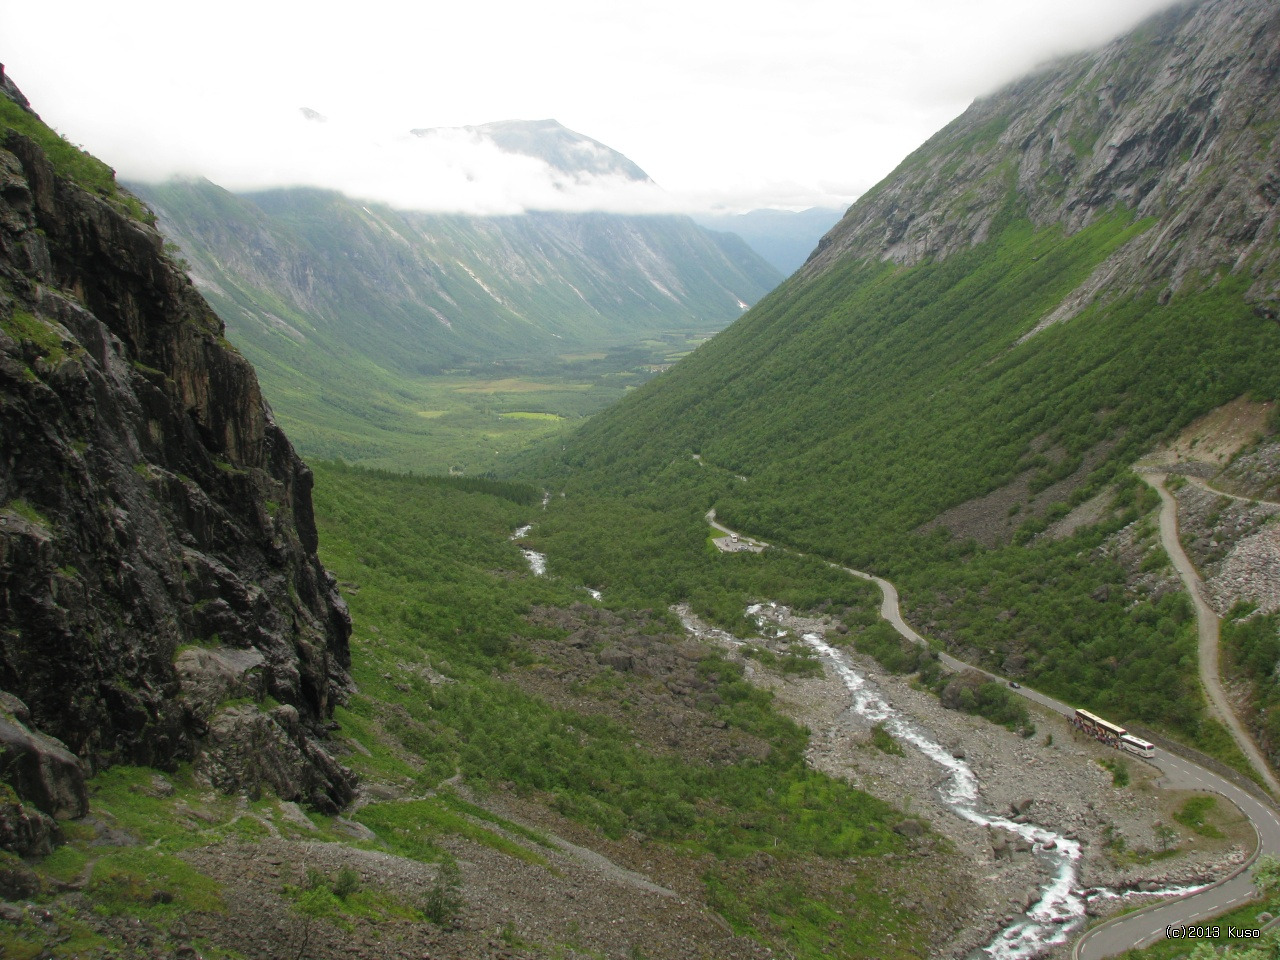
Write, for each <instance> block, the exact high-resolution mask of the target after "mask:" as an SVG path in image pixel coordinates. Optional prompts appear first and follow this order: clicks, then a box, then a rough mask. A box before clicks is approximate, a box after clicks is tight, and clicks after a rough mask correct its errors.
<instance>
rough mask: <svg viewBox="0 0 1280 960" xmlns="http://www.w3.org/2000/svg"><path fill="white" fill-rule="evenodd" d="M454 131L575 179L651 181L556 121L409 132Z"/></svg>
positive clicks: (434, 133) (632, 165)
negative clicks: (531, 159)
mask: <svg viewBox="0 0 1280 960" xmlns="http://www.w3.org/2000/svg"><path fill="white" fill-rule="evenodd" d="M456 131H464V132H466V133H468V134H470V135H471V136H473V137H476V138H478V139H481V140H488V141H489V142H490V143H492V144H493V145H494V146H496V147H497V148H498V149H499V150H501V151H503V152H504V153H514V154H519V155H521V156H526V157H533V158H534V159H537V160H541V161H543V162H544V163H546V164H547V165H548V166H549V167H551V168H552V169H553V170H556V171H558V172H560V173H563V174H566V175H567V176H570V177H573V178H574V179H575V180H583V179H589V178H594V177H623V178H624V179H627V180H634V181H638V182H645V183H651V182H652V181H651V180H650V178H649V175H648V174H647V173H645V172H644V171H643V170H641V169H640V167H639V166H637V165H636V164H635V163H633V162H632V161H631V160H629V159H628V158H627V157H625V156H624V155H623V154H621V153H619V152H618V151H617V150H614V149H613V148H612V147H609V146H606V145H605V144H603V143H601V142H600V141H599V140H593V139H591V138H590V137H588V136H584V135H583V134H581V133H578V132H576V131H574V130H570V129H569V128H568V127H566V126H565V125H564V124H562V123H560V121H558V120H550V119H548V120H498V121H495V122H493V123H483V124H480V125H479V126H465V127H420V128H418V129H415V130H411V131H409V132H410V133H412V134H413V135H414V136H415V137H431V136H438V135H444V134H448V133H452V132H456Z"/></svg>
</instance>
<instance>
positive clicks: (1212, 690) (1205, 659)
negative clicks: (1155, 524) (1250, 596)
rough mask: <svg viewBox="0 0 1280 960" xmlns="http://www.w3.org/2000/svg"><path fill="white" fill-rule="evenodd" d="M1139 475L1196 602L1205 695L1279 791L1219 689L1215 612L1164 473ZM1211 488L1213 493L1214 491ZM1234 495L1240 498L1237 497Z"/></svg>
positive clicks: (1164, 538) (1167, 548) (1167, 549)
mask: <svg viewBox="0 0 1280 960" xmlns="http://www.w3.org/2000/svg"><path fill="white" fill-rule="evenodd" d="M1138 475H1139V476H1140V477H1142V479H1143V480H1145V481H1146V482H1147V483H1148V484H1150V485H1151V486H1152V487H1154V488H1155V490H1156V492H1157V493H1159V494H1160V543H1161V545H1162V546H1163V547H1164V550H1165V553H1167V554H1168V555H1169V559H1170V560H1172V561H1173V567H1174V569H1175V570H1177V571H1178V576H1179V577H1181V578H1182V585H1183V587H1185V588H1186V591H1187V593H1188V594H1190V595H1191V601H1192V603H1194V604H1195V608H1196V626H1197V629H1198V631H1199V634H1200V642H1199V645H1198V650H1199V658H1200V682H1201V683H1202V684H1203V685H1204V692H1205V696H1206V697H1208V700H1209V704H1210V705H1211V706H1212V708H1213V712H1214V713H1216V714H1217V715H1218V719H1220V720H1221V721H1222V722H1223V723H1224V724H1226V727H1227V729H1228V730H1230V731H1231V736H1232V738H1233V739H1234V740H1235V742H1236V745H1237V746H1239V747H1240V749H1241V751H1243V752H1244V755H1245V756H1246V757H1248V758H1249V763H1250V765H1252V767H1253V768H1254V769H1255V770H1256V771H1257V772H1258V775H1259V776H1261V777H1262V779H1263V780H1265V781H1266V784H1267V786H1268V787H1269V788H1270V789H1271V792H1272V793H1273V794H1280V782H1277V781H1276V778H1275V776H1274V775H1273V774H1272V773H1271V770H1270V768H1269V767H1268V766H1267V761H1266V760H1265V759H1263V756H1262V751H1260V750H1259V749H1258V745H1257V744H1256V743H1254V742H1253V738H1252V737H1250V736H1249V734H1248V732H1247V731H1246V730H1245V729H1244V725H1243V724H1242V723H1241V722H1240V718H1239V717H1237V716H1236V712H1235V710H1233V709H1232V708H1231V703H1230V701H1228V700H1227V694H1226V691H1225V690H1223V689H1222V676H1221V673H1220V672H1219V670H1218V638H1219V633H1220V631H1219V626H1220V622H1219V620H1218V614H1217V613H1216V612H1215V611H1214V609H1213V608H1212V607H1211V606H1209V603H1208V601H1206V600H1205V599H1204V589H1203V585H1202V583H1201V581H1200V575H1199V574H1198V573H1197V572H1196V568H1195V565H1194V564H1192V562H1191V558H1190V557H1188V556H1187V554H1186V551H1184V550H1183V549H1182V541H1181V540H1180V539H1179V538H1178V501H1177V500H1176V499H1175V498H1174V496H1173V494H1171V493H1170V492H1169V490H1168V488H1167V487H1165V485H1164V481H1165V479H1166V476H1167V474H1164V473H1157V472H1150V471H1146V470H1139V471H1138ZM1214 492H1215V493H1216V492H1217V491H1214ZM1223 496H1232V494H1223ZM1235 499H1243V498H1239V497H1236V498H1235Z"/></svg>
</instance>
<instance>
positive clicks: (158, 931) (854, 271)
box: [0, 0, 1280, 960]
mask: <svg viewBox="0 0 1280 960" xmlns="http://www.w3.org/2000/svg"><path fill="white" fill-rule="evenodd" d="M0 77H3V73H2V71H0ZM1278 78H1280V12H1277V11H1276V9H1275V7H1274V4H1273V3H1270V2H1269V0H1197V2H1192V3H1186V4H1180V5H1177V6H1173V7H1170V8H1169V9H1167V10H1165V11H1164V12H1162V13H1160V14H1158V15H1156V16H1155V17H1153V18H1151V19H1149V20H1148V21H1146V22H1144V23H1143V24H1142V25H1140V26H1139V27H1137V28H1136V29H1135V30H1133V31H1131V32H1130V33H1128V34H1126V35H1125V36H1122V37H1120V38H1118V39H1116V40H1114V41H1113V42H1111V43H1109V44H1107V45H1106V46H1104V47H1102V48H1100V49H1097V50H1094V51H1091V52H1088V53H1081V54H1078V55H1073V56H1070V57H1067V58H1065V59H1062V60H1059V61H1056V62H1054V63H1051V64H1048V65H1046V66H1044V67H1042V68H1040V69H1039V70H1037V71H1036V72H1035V73H1033V74H1032V75H1030V76H1028V77H1025V78H1023V79H1021V80H1019V81H1017V82H1015V83H1013V84H1010V85H1008V86H1006V87H1004V88H1003V89H1001V90H999V91H997V92H995V93H993V94H991V95H990V96H988V97H985V98H983V99H980V100H978V101H976V102H974V103H973V104H972V105H971V106H970V108H969V109H968V110H967V111H966V112H965V113H964V114H963V115H961V116H960V117H958V118H957V119H956V120H955V121H953V122H952V123H951V124H949V125H948V126H947V127H945V128H944V129H943V130H941V131H940V132H939V133H938V134H936V135H935V136H934V137H933V138H931V139H930V140H929V141H928V142H926V143H925V144H923V145H922V146H921V147H920V148H919V149H918V150H917V151H916V152H914V153H913V154H911V155H910V156H909V157H907V158H906V159H905V160H904V161H903V162H902V164H901V165H900V166H899V167H898V168H897V170H895V171H894V173H893V174H891V175H890V176H889V177H888V178H886V179H885V180H884V181H883V182H881V183H880V184H878V185H877V186H876V187H874V188H873V189H872V190H871V191H869V192H868V193H867V194H866V195H865V196H863V197H862V198H861V199H859V200H858V201H857V202H856V203H855V204H854V205H853V206H852V207H851V208H850V209H849V210H848V211H847V212H846V213H845V214H844V216H843V218H841V219H839V222H838V223H835V224H834V226H832V227H831V228H830V229H829V230H828V231H827V232H826V233H825V235H824V236H823V237H822V238H821V239H820V240H819V241H817V245H816V249H813V250H812V253H811V255H809V256H807V258H806V259H804V262H803V263H798V264H797V265H796V268H795V269H794V270H793V272H791V274H790V276H789V277H787V278H786V279H781V277H780V274H781V273H785V272H788V270H787V268H785V267H783V268H780V269H779V270H775V268H774V267H773V266H770V264H769V263H767V262H766V258H765V257H764V255H763V254H758V253H756V252H753V250H752V249H751V248H750V247H749V246H748V244H747V243H746V242H744V241H743V240H741V239H739V238H737V237H730V236H728V235H726V234H722V233H717V232H715V228H714V226H712V227H710V228H706V227H707V226H708V225H709V224H714V223H717V222H720V221H716V220H714V219H711V220H705V219H704V220H700V221H699V222H701V223H702V224H703V226H699V225H698V224H697V223H695V221H694V219H690V218H686V217H676V216H638V215H621V214H603V213H551V212H544V213H527V214H523V215H519V216H516V215H512V216H506V217H478V216H470V215H467V216H464V215H461V214H440V213H432V214H427V213H413V212H406V211H402V210H397V209H393V208H392V207H391V206H388V205H385V204H375V203H365V202H361V201H357V200H352V199H350V198H347V197H344V196H343V195H341V194H338V193H336V192H330V191H322V190H316V189H311V188H306V189H303V188H289V189H277V190H270V191H258V192H252V193H240V194H237V193H232V192H229V191H227V190H223V189H222V188H220V187H218V186H216V185H214V184H212V183H210V182H208V181H203V180H182V181H171V182H168V183H165V184H151V185H142V184H134V185H130V187H129V190H126V189H124V188H122V187H121V186H120V185H119V184H117V183H116V181H115V179H114V176H113V174H112V172H111V170H110V169H109V168H107V167H106V166H105V165H104V164H102V163H101V162H99V161H97V160H95V159H94V158H92V157H90V156H89V155H88V154H86V153H84V152H83V151H81V150H79V149H77V148H75V147H74V146H72V145H71V144H70V143H68V142H67V141H66V140H65V139H63V138H62V137H59V136H58V135H57V134H56V133H54V132H53V131H52V130H50V129H49V128H48V127H46V126H45V125H44V124H43V123H42V122H41V121H40V119H39V118H38V117H37V116H36V115H35V114H34V113H33V112H31V110H30V107H29V105H28V104H27V103H26V101H25V98H23V97H22V94H21V93H20V92H19V91H18V89H17V87H16V86H14V85H13V83H12V81H10V80H8V79H7V78H5V79H4V95H0V381H3V382H2V383H0V430H2V431H3V433H4V436H5V441H4V444H3V453H4V456H3V457H0V584H2V585H3V588H4V589H3V590H0V956H4V957H14V958H17V960H37V958H38V960H45V958H59V960H63V958H65V960H70V958H80V960H89V958H93V960H125V958H133V957H149V958H150V957H158V958H174V960H178V958H181V960H190V958H197V957H199V958H209V960H276V958H294V957H296V958H315V960H329V958H333V960H337V958H339V957H351V956H358V957H368V958H388V960H390V958H401V957H437V958H459V960H461V958H472V957H491V958H507V960H513V958H520V960H526V958H527V960H535V958H557V960H577V958H583V960H585V958H610V960H614V958H617V960H640V958H650V960H656V958H671V960H676V958H686V957H706V958H712V957H725V958H728V957H733V958H739V957H746V958H760V960H765V958H767V957H782V956H786V957H792V958H803V960H820V958H822V960H825V958H829V957H839V958H877V960H879V958H909V957H951V958H956V960H962V958H963V960H980V958H985V957H999V958H1005V960H1032V958H1038V957H1060V958H1065V957H1068V956H1071V957H1073V958H1075V957H1080V958H1083V960H1095V958H1100V957H1103V956H1112V955H1120V954H1123V955H1124V956H1126V957H1131V958H1144V960H1166V958H1172V957H1175V956H1181V957H1186V956H1191V957H1193V958H1194V960H1202V958H1204V957H1207V956H1209V955H1210V954H1206V953H1205V952H1204V951H1205V950H1206V949H1210V950H1212V949H1213V948H1214V947H1226V946H1228V945H1229V946H1230V950H1231V952H1230V953H1228V954H1225V955H1228V956H1232V957H1236V958H1238V960H1266V958H1269V957H1274V956H1280V954H1278V953H1277V952H1276V950H1277V946H1276V944H1277V942H1280V941H1277V940H1276V937H1275V934H1274V932H1267V933H1265V934H1263V933H1261V932H1260V931H1262V930H1263V928H1264V927H1266V926H1267V924H1268V922H1269V919H1270V916H1272V915H1274V914H1276V913H1277V912H1280V863H1277V861H1276V860H1274V859H1272V857H1273V856H1274V855H1275V854H1277V853H1280V818H1278V817H1277V811H1280V807H1278V806H1277V797H1276V796H1274V795H1272V794H1271V792H1270V790H1269V788H1268V786H1267V783H1266V779H1267V778H1266V775H1265V773H1264V772H1265V771H1269V770H1280V694H1278V693H1277V684H1276V676H1277V671H1278V670H1280V577H1278V575H1277V572H1278V571H1280V533H1278V531H1280V520H1277V519H1276V517H1277V516H1278V515H1280V363H1277V358H1280V322H1278V321H1277V318H1278V317H1280V212H1278V211H1277V203H1278V202H1280V190H1278V189H1277V175H1276V171H1277V169H1280V143H1278V142H1277V141H1276V138H1275V134H1276V132H1277V130H1280V83H1277V79H1278ZM414 135H415V136H418V137H421V138H423V139H429V138H431V137H446V138H447V137H471V138H479V139H481V140H484V141H486V142H487V143H490V144H491V145H492V146H493V147H494V148H495V149H498V150H500V151H503V152H507V153H511V154H517V155H519V156H521V157H524V158H526V159H528V160H530V161H536V162H538V163H543V164H546V165H547V166H548V167H549V168H550V169H552V170H554V171H556V176H558V177H561V178H562V179H563V181H564V182H565V183H566V184H569V183H571V182H576V181H578V180H580V179H584V178H585V179H590V178H593V177H606V178H614V179H618V180H624V181H628V182H632V183H637V184H644V183H648V182H649V181H648V178H647V175H646V174H645V173H644V171H643V170H641V169H640V168H639V167H637V166H636V165H635V164H633V163H631V161H629V160H627V158H626V157H623V156H622V155H621V154H618V153H616V152H615V151H611V150H610V149H609V148H608V147H605V146H604V145H603V144H600V143H598V142H597V141H594V140H590V139H589V138H586V137H582V136H581V135H580V134H576V133H574V132H573V131H570V130H568V129H567V128H565V127H563V126H562V125H560V124H558V123H557V122H555V121H550V120H548V121H538V122H535V123H525V122H523V121H508V122H503V123H496V124H485V125H482V126H477V127H466V128H436V129H422V130H415V131H414ZM135 194H136V195H135ZM139 198H140V199H139ZM140 200H141V202H140ZM144 204H145V205H144ZM149 208H150V209H149ZM152 211H154V212H152ZM810 213H811V214H812V216H811V217H806V218H805V222H806V223H809V224H810V225H812V224H815V223H818V222H819V221H821V220H822V218H823V216H825V215H826V214H823V213H821V212H813V211H810ZM800 216H801V215H799V214H794V215H789V217H800ZM830 216H831V219H832V222H834V220H835V219H836V215H835V214H834V213H832V214H830ZM757 219H760V220H761V221H762V222H763V220H764V219H766V218H757ZM783 219H787V218H786V217H784V218H783ZM783 232H785V231H783ZM779 239H780V240H786V239H787V238H785V237H780V238H779ZM788 243H791V241H788ZM785 255H788V256H792V257H794V250H792V251H791V253H790V254H785ZM780 262H794V260H792V261H780ZM188 273H189V274H190V278H189V279H188V276H187V275H188ZM779 280H780V282H779ZM241 351H243V354H242V353H241ZM255 369H256V371H257V372H256V374H255ZM259 377H260V378H261V385H259V379H258V378H259ZM277 418H278V422H277ZM286 434H287V435H288V438H286ZM294 444H297V448H298V451H299V452H298V453H295V449H294ZM299 454H301V455H303V456H306V457H307V459H308V460H309V461H310V463H309V465H308V464H304V463H303V461H302V459H301V458H300V455H299ZM1161 484H1162V485H1163V490H1164V491H1165V492H1166V493H1167V496H1166V495H1165V494H1164V493H1161V492H1160V489H1159V488H1160V485H1161ZM1169 497H1172V499H1169ZM1162 498H1163V499H1162ZM1171 519H1176V526H1177V529H1176V531H1174V532H1173V533H1172V534H1170V533H1169V532H1168V530H1169V521H1170V520H1171ZM1162 523H1164V524H1165V529H1164V530H1163V532H1162V526H1161V525H1162ZM1170 538H1172V539H1170ZM1174 540H1176V541H1177V544H1176V545H1180V547H1181V549H1182V550H1184V551H1185V552H1186V554H1187V556H1188V558H1189V560H1190V564H1191V565H1193V567H1194V570H1193V574H1195V575H1197V576H1198V577H1199V578H1200V579H1201V580H1202V581H1203V583H1204V587H1203V590H1202V591H1201V593H1202V595H1203V597H1204V600H1205V601H1206V603H1207V604H1208V611H1209V612H1208V613H1207V614H1206V613H1204V612H1203V610H1201V611H1200V612H1198V611H1197V607H1196V604H1194V603H1193V602H1192V599H1191V597H1190V596H1189V594H1188V589H1187V580H1186V577H1185V575H1184V573H1183V572H1181V571H1180V569H1179V568H1178V567H1177V566H1176V565H1175V563H1174V562H1173V556H1177V555H1179V554H1180V551H1179V550H1178V549H1175V545H1172V544H1174ZM1202 606H1203V605H1202ZM1206 616H1208V617H1209V618H1211V619H1212V621H1213V622H1214V623H1215V624H1220V629H1221V639H1220V641H1219V642H1218V643H1217V644H1214V645H1213V649H1212V650H1211V651H1210V653H1211V655H1212V656H1213V657H1214V658H1215V659H1216V660H1217V664H1216V667H1215V669H1216V671H1217V672H1218V673H1220V675H1221V679H1222V684H1221V686H1222V689H1223V691H1224V693H1223V698H1225V701H1226V706H1225V708H1224V706H1223V704H1222V702H1220V700H1221V699H1223V698H1218V697H1216V696H1211V695H1209V694H1207V693H1206V684H1207V682H1208V678H1209V676H1210V674H1209V672H1208V669H1207V667H1206V661H1205V656H1206V654H1205V650H1204V641H1203V636H1204V629H1203V623H1204V618H1205V617H1206ZM1077 708H1084V709H1086V710H1090V711H1096V712H1097V713H1099V714H1101V716H1102V717H1104V718H1106V719H1107V720H1109V721H1111V722H1113V723H1115V724H1119V725H1122V726H1123V727H1125V728H1127V730H1128V732H1129V734H1130V735H1136V736H1137V737H1138V738H1139V741H1138V742H1139V743H1141V742H1143V741H1142V739H1141V738H1146V740H1149V741H1150V743H1148V744H1147V747H1148V753H1147V758H1146V759H1144V758H1143V755H1142V754H1141V753H1140V752H1139V751H1136V750H1129V751H1128V752H1122V751H1119V750H1117V749H1116V747H1118V746H1119V745H1120V743H1121V742H1123V741H1120V740H1119V739H1118V738H1117V737H1110V738H1108V737H1105V736H1094V735H1090V733H1089V732H1087V730H1086V729H1085V727H1084V726H1083V725H1082V723H1081V718H1080V715H1079V714H1078V712H1077ZM1224 710H1225V713H1224ZM1227 714H1230V716H1228V715H1227ZM1231 717H1235V718H1238V720H1239V725H1240V727H1241V728H1242V730H1244V731H1247V733H1246V734H1245V735H1247V736H1248V737H1249V738H1251V740H1252V742H1253V743H1256V745H1257V748H1258V751H1259V753H1260V757H1259V758H1258V759H1257V760H1253V759H1251V758H1250V757H1249V756H1248V755H1246V752H1244V751H1242V750H1241V748H1240V743H1241V742H1243V741H1241V740H1238V739H1236V738H1234V737H1233V734H1232V732H1231V729H1230V728H1231V726H1232V725H1231V723H1230V722H1229V721H1230V719H1231ZM1108 740H1115V741H1116V742H1115V743H1114V744H1113V743H1110V742H1108ZM1260 767H1261V769H1260ZM1273 824H1274V827H1275V828H1274V829H1273ZM1250 877H1253V878H1255V883H1254V887H1250V885H1249V882H1250V880H1249V878H1250ZM1202 887H1204V888H1206V889H1203V890H1202V889H1201V888H1202ZM1255 888H1256V889H1255ZM1223 891H1226V892H1223ZM1219 893H1221V894H1222V897H1221V901H1222V902H1219V901H1214V900H1212V898H1213V897H1215V896H1216V895H1217V894H1219ZM1171 897H1173V898H1179V897H1183V898H1185V899H1174V900H1172V901H1171V902H1172V903H1173V904H1174V905H1173V907H1167V908H1164V909H1170V910H1172V911H1173V913H1172V914H1171V915H1170V919H1167V920H1166V919H1159V920H1157V919H1155V918H1159V917H1164V916H1165V914H1161V913H1159V912H1157V911H1158V910H1159V909H1161V908H1158V907H1156V906H1155V903H1156V902H1157V901H1159V900H1161V899H1166V898H1171ZM1211 901H1212V902H1213V903H1214V904H1215V905H1214V906H1213V907H1212V909H1211V910H1210V908H1209V907H1208V906H1204V907H1203V909H1204V910H1206V911H1207V912H1205V913H1203V914H1202V913H1200V912H1198V911H1200V910H1201V909H1202V906H1201V905H1207V904H1209V903H1210V902H1211ZM1148 905H1150V906H1148ZM1179 910H1181V911H1182V913H1180V914H1179V913H1178V911H1179ZM1223 911H1226V912H1223ZM1219 915H1221V917H1222V923H1223V924H1224V928H1225V926H1226V925H1229V926H1230V929H1233V930H1245V931H1248V932H1246V933H1242V934H1239V935H1236V936H1234V938H1233V937H1232V936H1226V937H1215V938H1213V941H1212V944H1211V945H1206V943H1203V942H1202V943H1200V944H1195V943H1192V942H1183V941H1182V940H1179V939H1169V940H1167V941H1164V940H1161V938H1162V937H1163V936H1164V932H1165V931H1166V930H1170V929H1173V928H1172V927H1169V926H1167V924H1169V923H1183V924H1187V923H1194V922H1198V921H1200V920H1202V919H1205V918H1207V917H1209V916H1219ZM1144 924H1146V926H1144ZM1148 927H1149V929H1148ZM1129 931H1134V932H1132V933H1130V932H1129ZM1255 934H1256V936H1255ZM1188 939H1190V938H1188ZM1200 939H1201V940H1204V939H1206V938H1200ZM1153 940H1160V941H1161V942H1155V943H1153ZM1073 950H1074V951H1075V952H1074V953H1073Z"/></svg>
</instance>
